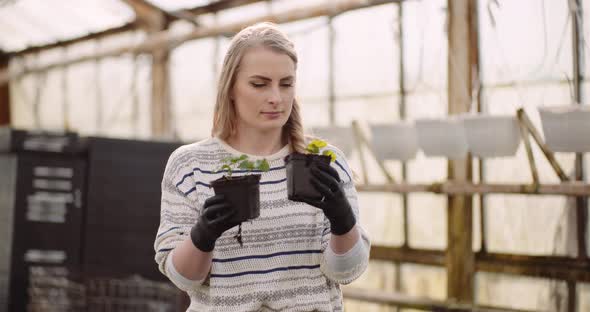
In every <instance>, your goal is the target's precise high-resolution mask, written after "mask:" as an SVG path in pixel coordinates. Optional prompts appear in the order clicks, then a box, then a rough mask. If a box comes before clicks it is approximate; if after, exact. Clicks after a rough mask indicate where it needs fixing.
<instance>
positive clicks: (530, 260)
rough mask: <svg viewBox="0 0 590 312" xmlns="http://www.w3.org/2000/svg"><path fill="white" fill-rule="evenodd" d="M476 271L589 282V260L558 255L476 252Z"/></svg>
mask: <svg viewBox="0 0 590 312" xmlns="http://www.w3.org/2000/svg"><path fill="white" fill-rule="evenodd" d="M476 262H477V265H476V268H477V270H478V271H484V272H492V273H502V274H512V275H519V276H529V277H539V278H547V279H559V280H563V281H568V280H572V281H578V282H585V283H587V282H590V261H588V260H585V261H580V260H578V259H576V258H569V257H560V256H525V255H508V254H500V253H487V254H483V253H478V254H477V255H476Z"/></svg>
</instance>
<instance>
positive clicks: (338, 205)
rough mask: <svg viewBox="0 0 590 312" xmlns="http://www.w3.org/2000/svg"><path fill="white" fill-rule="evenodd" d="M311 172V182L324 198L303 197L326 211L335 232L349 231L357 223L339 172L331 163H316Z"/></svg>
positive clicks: (341, 233)
mask: <svg viewBox="0 0 590 312" xmlns="http://www.w3.org/2000/svg"><path fill="white" fill-rule="evenodd" d="M311 174H312V176H311V184H312V185H313V186H314V187H315V189H316V190H317V191H318V192H319V193H320V194H321V195H322V199H320V200H317V199H312V198H303V201H304V202H306V203H307V204H310V205H312V206H315V207H317V208H320V209H321V210H322V211H323V212H324V215H326V218H328V220H329V221H330V228H331V232H332V233H333V234H336V235H343V234H346V233H348V231H350V230H351V229H352V228H353V227H354V225H355V224H356V218H355V216H354V213H353V211H352V207H351V206H350V203H349V202H348V199H346V193H345V192H344V190H343V188H342V183H341V181H340V176H339V175H338V172H337V171H336V169H334V168H332V167H331V166H330V165H327V164H317V163H314V164H312V166H311Z"/></svg>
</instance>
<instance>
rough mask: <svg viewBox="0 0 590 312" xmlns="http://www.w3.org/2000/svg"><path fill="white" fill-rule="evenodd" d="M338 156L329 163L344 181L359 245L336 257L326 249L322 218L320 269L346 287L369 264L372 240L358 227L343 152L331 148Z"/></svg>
mask: <svg viewBox="0 0 590 312" xmlns="http://www.w3.org/2000/svg"><path fill="white" fill-rule="evenodd" d="M330 148H331V149H333V150H334V151H335V153H336V155H337V160H336V161H335V162H334V163H332V166H333V167H334V168H336V170H337V171H338V174H339V176H340V179H341V180H342V181H343V188H344V192H345V193H346V198H347V199H348V202H349V203H350V206H351V207H352V210H353V213H354V216H355V217H356V220H357V222H356V227H357V229H358V230H359V233H360V238H359V240H358V242H357V243H356V244H355V245H354V246H353V247H352V248H351V249H350V250H349V251H347V252H346V253H344V254H342V255H338V254H336V253H334V251H332V249H331V248H330V247H329V241H330V237H331V233H330V222H329V221H328V220H327V219H325V222H324V232H323V235H322V251H323V252H322V259H321V262H320V269H321V270H322V272H323V273H324V275H326V276H327V277H328V278H329V279H331V280H332V281H334V282H336V283H339V284H349V283H351V282H353V281H354V280H356V279H357V278H358V277H359V276H361V274H362V273H363V272H364V271H365V270H366V268H367V266H368V265H369V252H370V249H371V240H370V239H369V236H368V235H367V233H366V232H365V230H364V229H363V228H362V227H361V225H360V222H359V221H360V219H359V218H360V215H359V205H358V198H357V192H356V188H355V186H354V182H353V180H352V170H350V168H349V166H348V163H347V162H346V159H345V157H344V153H342V152H341V151H339V150H338V149H337V148H334V147H332V146H330Z"/></svg>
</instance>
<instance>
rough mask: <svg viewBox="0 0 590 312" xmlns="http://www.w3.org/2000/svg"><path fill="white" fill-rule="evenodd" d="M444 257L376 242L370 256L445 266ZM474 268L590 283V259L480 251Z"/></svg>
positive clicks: (386, 259)
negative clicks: (381, 244)
mask: <svg viewBox="0 0 590 312" xmlns="http://www.w3.org/2000/svg"><path fill="white" fill-rule="evenodd" d="M444 257H445V252H444V251H442V250H429V249H415V248H403V247H390V246H380V245H373V246H371V257H370V259H371V260H381V261H390V262H395V263H397V262H405V263H413V264H420V265H429V266H437V267H442V266H444V265H445V261H444ZM475 269H476V271H478V272H489V273H501V274H509V275H516V276H528V277H537V278H546V279H558V280H563V281H568V280H572V281H577V282H584V283H588V282H590V260H579V259H577V258H570V257H563V256H528V255H510V254H502V253H491V252H487V253H484V252H478V253H476V254H475Z"/></svg>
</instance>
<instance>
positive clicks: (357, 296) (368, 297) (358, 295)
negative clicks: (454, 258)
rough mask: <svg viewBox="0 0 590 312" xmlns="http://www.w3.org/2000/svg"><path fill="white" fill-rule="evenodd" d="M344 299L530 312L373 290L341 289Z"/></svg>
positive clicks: (456, 310) (475, 311)
mask: <svg viewBox="0 0 590 312" xmlns="http://www.w3.org/2000/svg"><path fill="white" fill-rule="evenodd" d="M342 294H343V296H344V298H345V299H351V300H358V301H366V302H371V303H378V304H379V303H380V304H386V305H392V306H396V307H400V308H408V309H418V310H424V311H437V312H446V311H448V312H451V311H452V312H463V311H464V312H530V311H531V310H520V309H507V308H499V307H485V306H475V305H470V304H461V303H454V302H448V301H442V300H435V299H430V298H424V297H413V296H408V295H404V294H400V293H392V292H387V291H381V290H374V289H362V288H352V287H342Z"/></svg>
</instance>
